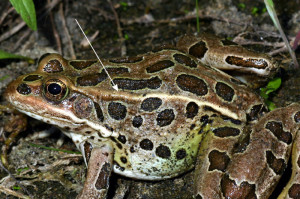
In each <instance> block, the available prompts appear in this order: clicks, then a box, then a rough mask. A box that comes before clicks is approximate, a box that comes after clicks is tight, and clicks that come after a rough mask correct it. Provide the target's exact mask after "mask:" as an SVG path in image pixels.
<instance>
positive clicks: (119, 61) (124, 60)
mask: <svg viewBox="0 0 300 199" xmlns="http://www.w3.org/2000/svg"><path fill="white" fill-rule="evenodd" d="M142 60H143V57H120V58H115V59H110V60H109V61H110V62H112V63H116V64H123V63H124V64H125V63H136V62H139V61H142Z"/></svg>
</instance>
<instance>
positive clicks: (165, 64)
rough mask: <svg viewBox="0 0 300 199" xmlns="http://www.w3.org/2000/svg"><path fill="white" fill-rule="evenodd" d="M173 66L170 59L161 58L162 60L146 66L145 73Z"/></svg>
mask: <svg viewBox="0 0 300 199" xmlns="http://www.w3.org/2000/svg"><path fill="white" fill-rule="evenodd" d="M172 66H174V63H173V62H172V61H170V60H162V61H159V62H157V63H155V64H153V65H151V66H148V67H147V68H146V71H147V73H155V72H158V71H161V70H164V69H166V68H170V67H172Z"/></svg>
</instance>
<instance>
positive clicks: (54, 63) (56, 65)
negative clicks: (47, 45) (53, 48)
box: [44, 59, 64, 73]
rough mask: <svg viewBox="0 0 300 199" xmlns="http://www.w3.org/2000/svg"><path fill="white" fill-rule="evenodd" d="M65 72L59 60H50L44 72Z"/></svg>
mask: <svg viewBox="0 0 300 199" xmlns="http://www.w3.org/2000/svg"><path fill="white" fill-rule="evenodd" d="M63 70H64V68H63V66H62V65H61V63H60V62H59V61H58V60H57V59H54V60H50V61H49V62H48V63H47V64H46V66H45V67H44V71H45V72H46V73H58V72H62V71H63Z"/></svg>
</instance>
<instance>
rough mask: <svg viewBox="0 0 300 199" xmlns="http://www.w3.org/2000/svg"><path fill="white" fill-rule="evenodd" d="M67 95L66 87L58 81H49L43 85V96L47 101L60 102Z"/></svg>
mask: <svg viewBox="0 0 300 199" xmlns="http://www.w3.org/2000/svg"><path fill="white" fill-rule="evenodd" d="M67 94H68V87H67V86H66V85H65V84H64V83H63V82H62V81H60V80H58V79H50V80H48V81H46V83H45V84H44V95H45V97H46V98H47V99H48V100H51V101H55V102H57V101H61V100H63V99H65V97H66V96H67Z"/></svg>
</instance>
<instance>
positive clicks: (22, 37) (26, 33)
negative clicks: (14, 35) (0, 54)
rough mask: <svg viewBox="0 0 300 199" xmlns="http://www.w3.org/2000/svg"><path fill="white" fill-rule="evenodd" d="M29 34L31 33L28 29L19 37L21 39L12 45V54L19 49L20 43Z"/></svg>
mask: <svg viewBox="0 0 300 199" xmlns="http://www.w3.org/2000/svg"><path fill="white" fill-rule="evenodd" d="M30 33H31V30H30V29H27V30H26V31H25V33H24V34H22V35H21V37H20V38H19V39H18V41H17V42H16V44H15V45H14V48H13V50H12V51H13V52H14V51H15V50H17V49H18V48H19V47H20V45H21V43H22V41H23V40H24V39H25V38H27V37H28V36H29V35H30Z"/></svg>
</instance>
